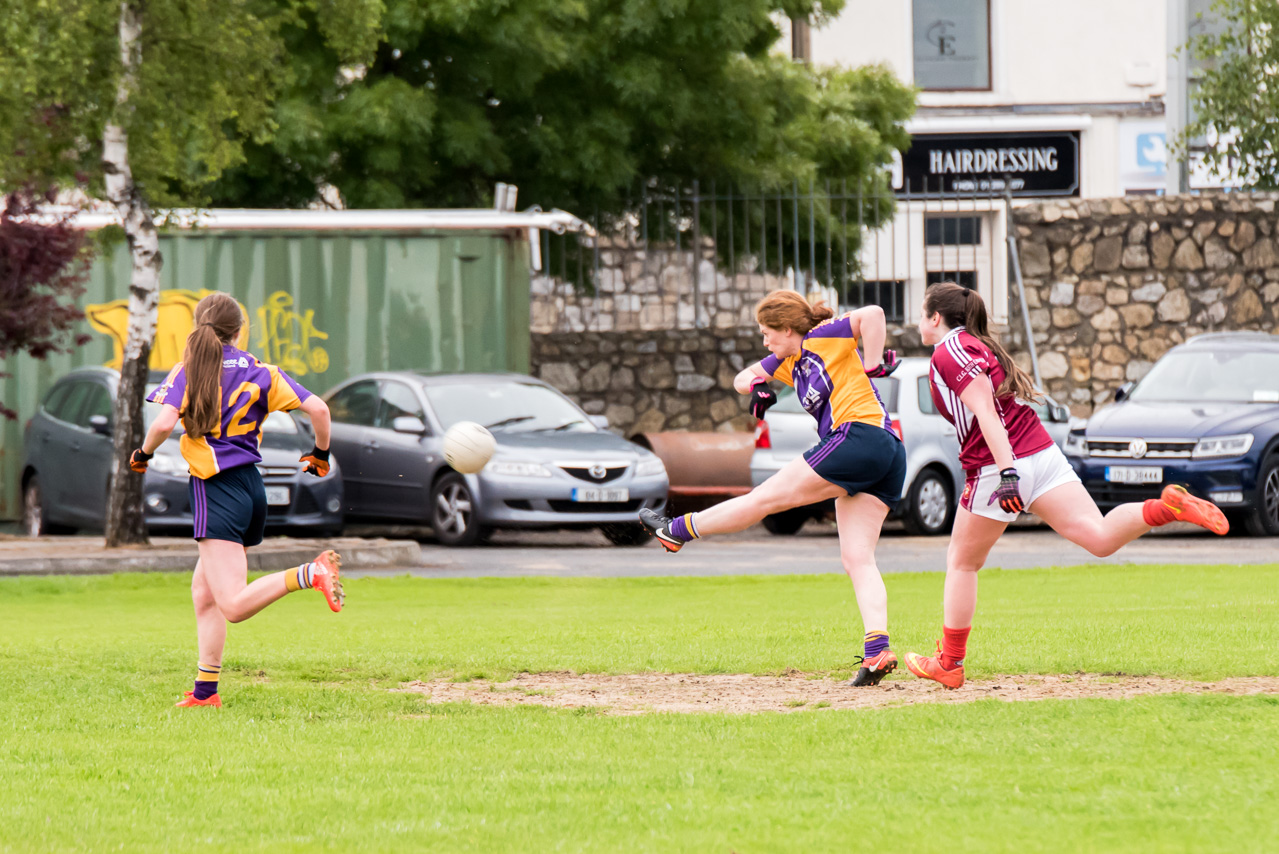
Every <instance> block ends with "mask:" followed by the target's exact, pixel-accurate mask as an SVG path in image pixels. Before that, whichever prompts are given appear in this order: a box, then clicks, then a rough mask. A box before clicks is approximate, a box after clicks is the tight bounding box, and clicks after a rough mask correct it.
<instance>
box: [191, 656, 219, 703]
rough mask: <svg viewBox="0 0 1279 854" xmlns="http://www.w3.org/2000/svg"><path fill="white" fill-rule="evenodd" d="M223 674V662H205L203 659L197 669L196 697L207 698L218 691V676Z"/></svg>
mask: <svg viewBox="0 0 1279 854" xmlns="http://www.w3.org/2000/svg"><path fill="white" fill-rule="evenodd" d="M221 675H222V665H221V664H205V663H204V662H203V661H201V662H200V663H199V665H197V669H196V671H195V698H196V699H197V700H207V699H209V698H210V697H212V696H213V695H214V694H216V693H218V677H220V676H221Z"/></svg>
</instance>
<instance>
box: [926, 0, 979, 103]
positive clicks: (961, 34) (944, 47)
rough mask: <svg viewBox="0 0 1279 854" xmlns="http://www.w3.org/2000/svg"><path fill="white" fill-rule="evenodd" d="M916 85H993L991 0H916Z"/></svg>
mask: <svg viewBox="0 0 1279 854" xmlns="http://www.w3.org/2000/svg"><path fill="white" fill-rule="evenodd" d="M913 17H914V23H913V28H914V45H915V85H916V86H918V87H919V88H921V89H924V90H942V91H945V90H953V89H989V88H990V0H914V16H913Z"/></svg>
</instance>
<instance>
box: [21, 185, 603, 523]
mask: <svg viewBox="0 0 1279 854" xmlns="http://www.w3.org/2000/svg"><path fill="white" fill-rule="evenodd" d="M110 223H111V219H110V218H109V217H106V216H101V215H82V216H81V217H80V218H79V219H78V224H80V225H81V226H82V227H84V228H86V229H95V228H100V227H102V226H104V225H109V224H110ZM581 227H582V224H581V222H580V221H579V220H577V219H576V218H574V217H572V216H570V215H568V214H565V213H563V212H559V211H556V212H554V213H540V212H530V213H507V212H500V211H486V210H477V211H337V212H332V211H208V212H204V213H201V214H199V215H198V216H195V217H194V218H193V219H191V220H189V221H188V222H186V223H185V224H184V225H182V226H179V227H171V228H167V229H165V230H164V231H163V232H162V233H161V237H160V251H161V253H162V255H163V259H164V263H163V267H162V270H161V274H160V314H159V321H158V328H157V333H156V340H155V342H154V344H153V348H152V351H151V366H152V367H153V368H156V369H160V370H165V369H168V368H169V367H172V365H173V364H174V363H175V362H176V361H178V360H179V359H180V358H181V353H182V349H183V345H184V343H185V341H186V336H187V334H188V333H189V332H190V331H191V326H192V316H193V312H194V309H195V305H196V303H197V302H198V301H199V300H200V298H201V297H202V296H204V295H205V294H207V293H209V292H211V291H226V292H228V293H230V294H232V295H233V296H234V297H235V298H236V299H237V300H239V302H240V304H241V306H242V307H243V309H244V311H245V314H246V316H247V317H248V320H249V324H248V330H247V337H246V338H244V339H243V340H242V341H241V342H240V344H241V346H244V347H246V349H248V350H249V351H250V352H252V353H253V354H254V355H256V356H257V357H258V358H259V359H262V360H263V361H266V362H270V363H273V364H276V365H279V366H280V367H282V368H284V369H285V370H286V371H288V372H289V373H290V374H291V375H292V376H293V377H294V378H295V379H297V380H298V381H299V382H301V383H302V384H303V385H305V386H306V387H307V388H309V389H311V390H312V391H315V392H324V391H326V390H328V389H329V388H331V387H333V386H334V385H336V384H337V383H338V382H340V381H342V380H344V379H346V378H347V377H350V376H352V375H353V374H358V373H361V372H364V371H373V370H399V369H414V370H422V371H516V372H520V373H526V372H527V371H528V367H529V275H530V237H532V239H533V244H532V245H534V246H536V245H537V234H538V232H537V229H549V230H554V231H557V232H563V231H565V230H578V229H579V228H581ZM131 271H132V260H131V258H130V255H129V251H128V247H127V245H126V244H125V243H124V242H123V240H121V242H119V243H116V244H115V245H113V246H110V247H108V248H105V249H103V250H102V251H100V252H99V254H98V256H97V257H96V258H95V260H94V262H93V265H92V268H91V271H90V275H89V279H88V282H87V290H86V292H85V294H84V296H83V297H82V299H81V300H80V302H81V305H82V306H83V308H84V314H85V317H84V320H83V321H82V322H81V323H79V324H77V330H76V331H77V332H84V333H87V334H89V335H91V336H92V340H91V341H90V342H89V343H88V344H86V345H84V346H82V347H79V348H77V349H76V350H75V351H74V352H73V353H69V354H58V355H54V356H50V357H49V358H47V359H45V360H43V361H37V360H35V359H31V358H29V357H27V356H25V355H19V356H11V357H10V358H8V359H7V360H3V361H0V372H3V373H6V374H8V376H7V377H6V378H4V379H0V394H3V400H4V403H5V404H6V405H7V406H9V407H10V408H12V409H15V410H17V411H18V413H19V418H18V420H17V421H10V420H6V419H2V418H0V520H12V519H16V518H18V517H19V515H20V513H21V508H20V488H21V476H22V472H21V466H22V457H23V453H22V432H23V426H24V425H25V424H26V422H27V420H28V419H29V418H30V417H31V416H32V414H34V413H35V411H36V408H37V406H38V405H39V402H40V401H41V400H42V399H43V398H44V395H45V394H46V393H47V392H48V390H49V388H50V386H51V385H52V384H53V383H54V381H56V380H57V379H58V378H59V377H61V376H62V375H63V374H65V373H66V372H67V371H69V370H70V369H72V368H75V367H79V366H81V365H113V366H117V367H118V366H119V364H120V358H121V352H122V349H123V346H124V335H125V330H126V328H127V322H128V286H129V277H130V274H131ZM3 310H4V307H3V306H0V311H3Z"/></svg>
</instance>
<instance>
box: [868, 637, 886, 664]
mask: <svg viewBox="0 0 1279 854" xmlns="http://www.w3.org/2000/svg"><path fill="white" fill-rule="evenodd" d="M864 643H865V645H866V658H867V659H871V658H874V657H875V656H877V655H879V654H880V653H881V652H883V651H884V650H886V649H888V632H867V633H866V638H865V640H864Z"/></svg>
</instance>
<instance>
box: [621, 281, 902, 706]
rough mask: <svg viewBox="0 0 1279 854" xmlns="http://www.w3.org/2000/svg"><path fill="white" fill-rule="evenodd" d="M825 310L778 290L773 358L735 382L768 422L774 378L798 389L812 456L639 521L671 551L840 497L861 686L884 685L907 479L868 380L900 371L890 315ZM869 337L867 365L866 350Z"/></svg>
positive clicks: (770, 343) (767, 320)
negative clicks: (883, 555)
mask: <svg viewBox="0 0 1279 854" xmlns="http://www.w3.org/2000/svg"><path fill="white" fill-rule="evenodd" d="M833 315H834V312H833V311H831V310H830V309H829V308H827V307H826V306H825V305H822V304H821V303H818V304H817V305H809V303H808V301H807V300H806V299H804V297H802V296H801V295H800V294H798V293H796V292H794V291H773V292H772V293H771V294H769V295H768V296H766V297H765V298H764V299H763V300H761V301H760V303H759V305H758V306H756V308H755V319H756V320H757V321H758V322H759V331H760V333H761V334H762V335H763V336H764V346H765V347H767V348H768V350H769V352H770V353H771V354H772V355H770V356H768V357H767V358H765V359H764V360H763V361H761V362H757V363H756V364H754V365H751V366H749V367H747V368H746V369H745V370H743V371H742V372H741V373H740V374H738V375H737V378H736V379H735V380H734V381H733V387H734V388H735V389H736V390H737V391H738V392H739V393H740V394H749V395H750V396H751V406H750V410H751V414H752V415H754V416H755V417H756V418H763V417H764V413H765V412H766V411H767V410H768V407H770V406H772V405H773V404H774V403H776V402H777V395H776V394H774V393H773V391H772V390H771V389H769V387H768V380H769V379H778V380H781V381H782V382H784V383H786V384H787V385H793V386H794V387H795V392H796V394H797V395H799V399H800V401H801V402H802V403H803V405H804V408H805V409H807V410H808V412H809V414H810V415H812V416H813V417H814V418H815V419H817V432H818V434H819V435H820V437H821V438H820V441H819V442H818V443H817V445H815V446H814V447H813V448H811V449H810V450H809V451H808V452H807V453H805V454H804V456H803V457H802V458H800V459H797V460H792V461H791V462H790V463H787V464H786V466H784V467H783V468H782V469H781V471H779V472H777V474H775V475H773V476H772V477H770V478H769V479H768V480H766V481H765V482H764V483H761V484H760V485H759V486H757V487H756V488H755V489H753V490H751V491H750V492H749V493H747V494H746V495H741V496H738V497H737V498H733V499H730V500H729V501H725V502H724V503H722V504H717V505H715V506H714V507H711V508H710V509H709V510H703V511H702V512H700V513H688V514H685V515H683V516H680V517H678V518H675V519H669V518H667V517H665V516H662V515H659V514H658V513H655V512H654V511H652V510H641V511H640V521H641V522H643V523H644V525H645V526H646V527H647V528H648V529H649V530H650V531H652V532H653V534H654V535H655V536H656V537H657V540H658V542H660V543H661V544H662V546H663V547H664V548H665V549H666V550H667V551H670V552H677V551H679V550H680V549H681V548H682V547H683V546H684V544H685V543H687V542H689V541H691V540H695V539H697V538H699V537H705V536H707V535H709V534H727V533H730V532H732V531H744V530H746V529H747V528H749V527H750V526H751V525H754V524H756V523H757V522H760V521H761V520H763V518H764V517H765V516H768V515H770V514H772V513H780V512H782V511H783V510H789V509H791V508H792V507H803V506H804V505H806V504H815V503H817V502H819V501H825V500H828V499H831V498H833V499H835V516H836V520H837V523H838V525H839V546H840V553H841V556H842V558H843V564H844V571H845V572H847V573H848V577H849V578H850V579H852V582H853V591H854V593H855V594H856V596H857V607H858V609H859V610H860V611H861V615H862V626H863V628H864V629H865V631H866V637H865V643H864V655H863V657H862V659H861V667H860V668H859V669H858V671H857V674H856V675H855V676H854V677H853V679H852V682H851V684H852V685H855V686H863V685H877V684H879V681H880V680H881V679H883V678H884V677H885V676H887V675H888V674H889V673H891V672H892V671H893V670H894V669H895V668H896V667H897V656H896V655H895V654H894V653H893V651H892V650H891V649H889V646H888V594H887V593H886V592H885V590H884V580H883V579H882V578H881V577H880V575H879V567H878V566H877V565H876V564H875V546H876V545H877V544H878V542H879V530H880V528H881V527H882V526H883V523H884V517H885V516H887V515H888V511H889V510H891V509H892V508H893V507H894V506H896V504H897V502H898V500H899V499H900V498H901V494H902V482H903V481H904V480H905V477H906V452H905V449H904V448H903V447H902V443H901V440H900V439H899V438H898V437H897V434H896V433H894V432H893V430H892V426H891V421H890V419H889V417H888V412H887V410H885V409H884V404H883V401H881V400H880V399H879V393H878V392H877V391H876V390H875V387H874V386H873V385H872V384H871V382H870V379H869V377H883V376H887V375H888V374H890V373H892V371H893V370H894V369H895V368H896V367H897V357H896V355H895V354H894V353H893V351H891V350H888V351H885V350H884V337H885V335H886V329H885V326H884V312H883V310H882V309H880V308H879V307H878V306H867V307H865V308H859V309H857V310H856V311H853V312H850V313H849V314H845V315H844V316H842V317H840V318H837V319H834V320H832V319H831V318H832V316H833ZM858 339H861V341H862V344H863V352H864V354H865V357H866V360H865V363H863V361H862V358H861V356H859V355H858V353H857V341H858Z"/></svg>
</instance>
